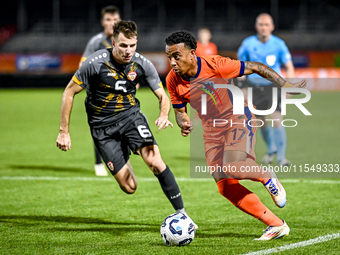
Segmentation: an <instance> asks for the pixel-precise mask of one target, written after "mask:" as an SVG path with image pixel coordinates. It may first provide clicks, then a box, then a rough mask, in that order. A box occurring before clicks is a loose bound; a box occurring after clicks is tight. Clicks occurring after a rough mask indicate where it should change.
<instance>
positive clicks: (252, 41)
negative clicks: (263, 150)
mask: <svg viewBox="0 0 340 255" xmlns="http://www.w3.org/2000/svg"><path fill="white" fill-rule="evenodd" d="M255 28H256V31H257V34H256V35H253V36H250V37H248V38H246V39H245V40H244V41H243V42H242V45H241V47H240V48H239V49H238V52H237V55H238V59H239V60H242V61H257V62H261V63H263V64H266V65H268V66H270V67H271V68H272V69H274V70H275V71H276V72H277V73H278V74H281V65H283V66H284V67H285V69H286V73H287V78H294V65H293V61H292V57H291V55H290V53H289V50H288V48H287V46H286V44H285V43H284V41H282V40H281V39H280V38H278V37H276V36H274V35H272V32H273V30H274V22H273V19H272V17H271V16H270V15H269V14H267V13H261V14H260V15H259V16H258V17H257V18H256V23H255ZM243 86H246V87H251V88H253V104H254V105H255V106H256V109H257V110H267V109H268V108H270V107H271V106H272V90H273V87H276V86H275V84H273V83H272V82H271V81H269V80H266V79H262V78H261V77H260V76H259V75H257V74H252V75H249V76H247V80H246V81H245V82H244V85H243ZM277 98H278V104H277V108H276V110H275V112H273V114H272V115H271V119H276V120H279V121H275V122H274V124H273V126H274V129H273V128H272V127H271V126H270V125H268V124H267V121H266V116H256V118H257V119H261V120H262V121H263V123H264V124H263V125H262V126H261V129H260V130H261V134H262V137H263V139H264V141H265V143H266V145H267V154H266V155H265V156H264V157H263V159H262V162H263V163H264V164H271V163H272V162H273V160H274V157H275V155H277V161H278V163H279V165H283V166H288V165H290V164H291V163H290V161H289V160H287V159H286V147H287V135H286V130H285V127H284V126H282V125H281V122H282V120H283V118H282V115H281V90H280V89H278V95H277Z"/></svg>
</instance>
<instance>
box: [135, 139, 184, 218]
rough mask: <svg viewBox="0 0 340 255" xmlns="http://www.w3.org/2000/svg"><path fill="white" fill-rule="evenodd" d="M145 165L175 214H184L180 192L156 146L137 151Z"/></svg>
mask: <svg viewBox="0 0 340 255" xmlns="http://www.w3.org/2000/svg"><path fill="white" fill-rule="evenodd" d="M137 152H138V154H139V155H141V157H142V158H143V160H144V162H145V164H146V165H147V166H148V167H149V168H150V170H151V171H152V172H153V173H154V175H155V176H156V177H157V179H158V181H159V184H160V185H161V187H162V189H163V192H164V194H165V195H166V197H167V198H168V199H169V201H170V203H171V204H172V206H173V208H174V209H175V210H176V212H185V211H184V204H183V199H182V195H181V191H180V189H179V187H178V184H177V182H176V179H175V176H174V174H173V173H172V172H171V170H170V168H169V167H168V166H167V165H166V164H165V163H164V161H163V160H162V158H161V154H160V151H159V148H158V146H157V145H149V146H145V147H142V148H139V149H138V150H137Z"/></svg>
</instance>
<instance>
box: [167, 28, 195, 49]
mask: <svg viewBox="0 0 340 255" xmlns="http://www.w3.org/2000/svg"><path fill="white" fill-rule="evenodd" d="M165 43H166V45H168V46H171V45H174V44H179V43H184V45H185V46H187V47H188V48H190V49H194V50H196V48H197V40H196V38H195V36H193V35H192V34H191V33H190V32H188V31H185V30H180V31H176V32H173V33H172V34H171V35H169V36H168V37H167V38H165Z"/></svg>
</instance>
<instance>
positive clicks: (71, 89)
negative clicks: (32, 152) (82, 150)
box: [56, 80, 82, 151]
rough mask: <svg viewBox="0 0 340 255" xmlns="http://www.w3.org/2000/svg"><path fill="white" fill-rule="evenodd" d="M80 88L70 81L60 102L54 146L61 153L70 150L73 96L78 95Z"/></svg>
mask: <svg viewBox="0 0 340 255" xmlns="http://www.w3.org/2000/svg"><path fill="white" fill-rule="evenodd" d="M81 90H82V88H81V87H80V86H79V85H77V84H76V83H75V82H73V81H72V80H71V81H70V82H69V84H68V85H67V87H66V89H65V91H64V93H63V98H62V102H61V114H60V115H61V116H60V127H59V135H58V137H57V141H56V145H57V147H58V148H59V149H61V150H62V151H67V150H70V149H71V138H70V133H69V123H70V115H71V110H72V106H73V100H74V96H75V94H77V93H79V92H80V91H81Z"/></svg>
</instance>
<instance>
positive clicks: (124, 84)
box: [56, 21, 185, 213]
mask: <svg viewBox="0 0 340 255" xmlns="http://www.w3.org/2000/svg"><path fill="white" fill-rule="evenodd" d="M136 47H137V26H136V24H135V23H134V22H132V21H120V22H118V23H116V24H115V26H114V31H113V49H104V50H100V51H96V52H95V53H94V54H92V55H90V56H89V57H88V58H87V59H86V60H85V62H84V63H83V64H82V65H81V66H80V68H79V69H78V70H77V72H76V73H75V75H74V76H73V78H72V79H71V81H70V82H69V84H68V85H67V87H66V89H65V91H64V94H63V99H62V106H61V120H60V132H59V135H58V138H57V141H56V144H57V147H58V148H59V149H61V150H63V151H67V150H69V149H71V138H70V134H69V121H70V114H71V109H72V105H73V98H74V96H75V95H76V94H77V93H79V92H80V91H82V90H83V89H86V92H87V97H86V100H85V105H86V111H87V116H88V123H89V126H90V129H91V135H92V138H93V141H94V143H95V145H96V147H97V149H98V151H99V152H100V155H101V156H102V158H103V160H104V162H105V164H106V165H107V167H108V169H109V170H110V172H111V174H112V175H113V176H114V177H115V179H116V181H117V182H118V184H119V186H120V188H121V189H122V190H123V191H124V192H125V193H127V194H133V193H134V192H135V191H136V189H137V180H136V177H135V174H134V172H133V169H132V166H131V164H130V160H129V155H130V150H131V151H132V152H133V153H134V154H138V155H140V156H141V157H142V158H143V160H144V162H145V163H146V165H147V166H148V167H149V168H150V169H151V171H152V172H153V173H154V174H155V176H156V177H157V178H158V180H159V183H160V185H161V187H162V189H163V191H164V193H165V195H166V196H167V198H168V199H169V201H170V202H171V204H172V206H173V207H174V209H175V210H176V212H183V213H185V211H184V205H183V200H182V196H181V192H180V189H179V187H178V185H177V182H176V180H175V177H174V175H173V173H172V172H171V170H170V168H169V167H168V166H167V165H166V164H165V163H164V162H163V160H162V158H161V154H160V151H159V148H158V146H157V143H156V141H155V139H154V137H153V135H152V133H151V131H150V128H149V125H148V121H147V119H146V117H145V116H144V115H143V114H142V113H141V110H140V105H139V101H138V99H136V98H135V93H136V88H135V86H136V84H137V83H138V82H139V81H140V80H141V79H145V81H146V82H147V83H148V85H149V86H150V89H151V90H152V91H153V92H154V94H155V95H156V97H157V98H158V100H159V103H160V114H159V117H158V119H157V120H156V122H155V124H156V125H157V126H158V127H159V130H161V129H162V128H167V127H168V126H169V125H170V126H171V127H172V126H173V124H172V123H171V122H170V121H169V120H168V114H169V111H170V102H169V98H168V97H167V95H166V93H165V91H164V89H163V86H162V82H161V80H160V78H159V76H158V74H157V71H156V69H155V67H154V66H153V64H152V63H151V62H150V61H149V60H148V59H146V58H145V57H143V56H142V55H140V54H139V53H137V52H135V51H136Z"/></svg>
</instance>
